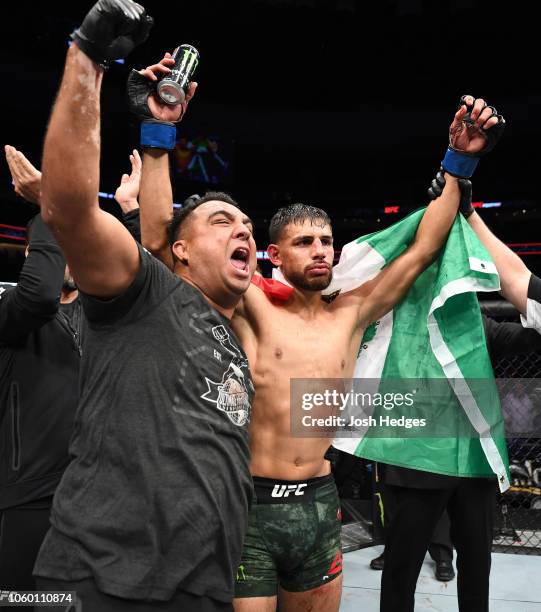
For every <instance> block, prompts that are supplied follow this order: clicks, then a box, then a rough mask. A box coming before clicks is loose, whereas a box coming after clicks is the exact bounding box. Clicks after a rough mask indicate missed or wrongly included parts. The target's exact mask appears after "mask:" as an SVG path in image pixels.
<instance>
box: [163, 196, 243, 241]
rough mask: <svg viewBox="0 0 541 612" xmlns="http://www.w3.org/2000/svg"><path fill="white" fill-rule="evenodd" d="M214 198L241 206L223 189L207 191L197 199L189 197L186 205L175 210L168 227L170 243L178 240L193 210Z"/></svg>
mask: <svg viewBox="0 0 541 612" xmlns="http://www.w3.org/2000/svg"><path fill="white" fill-rule="evenodd" d="M212 200H218V201H219V202H226V203H227V204H232V205H233V206H236V207H237V208H240V207H239V205H238V202H236V201H235V200H234V199H233V198H232V197H231V196H230V195H229V194H227V193H224V192H223V191H207V192H206V193H205V194H204V195H203V196H202V197H200V198H199V199H196V198H195V197H194V196H190V197H189V198H187V200H186V202H187V204H185V206H183V207H182V208H179V209H178V210H176V211H175V214H174V215H173V218H172V219H171V223H170V224H169V227H168V232H167V233H168V237H169V244H170V245H171V246H173V244H174V243H175V242H176V241H177V240H178V237H179V235H180V231H181V229H182V227H183V226H185V225H186V219H188V217H189V216H190V215H191V214H192V213H193V211H194V210H195V209H196V208H198V207H199V206H201V204H204V203H205V202H211V201H212Z"/></svg>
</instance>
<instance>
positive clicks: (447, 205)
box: [344, 96, 505, 327]
mask: <svg viewBox="0 0 541 612" xmlns="http://www.w3.org/2000/svg"><path fill="white" fill-rule="evenodd" d="M504 123H505V122H504V120H503V118H502V117H501V116H499V115H498V114H497V113H496V111H495V109H494V108H493V107H492V106H487V104H486V103H485V101H484V100H483V99H481V98H478V99H474V98H473V96H463V97H462V98H461V101H460V106H459V109H458V111H457V112H456V114H455V117H454V119H453V122H452V123H451V126H450V128H449V143H450V146H449V150H448V152H447V154H446V156H445V159H444V161H443V162H442V165H443V170H444V171H445V177H446V179H447V180H446V185H445V187H444V189H443V192H442V194H441V196H440V197H439V198H437V199H436V200H434V201H433V202H432V203H431V204H430V205H429V206H428V208H427V210H426V212H425V214H424V216H423V219H422V221H421V223H420V224H419V228H418V230H417V234H416V236H415V240H414V241H413V243H412V244H411V245H410V246H409V247H408V248H407V249H406V250H405V251H404V253H403V254H402V255H400V256H399V257H397V258H396V259H395V260H394V261H393V262H392V263H391V264H390V265H389V266H388V267H387V268H385V269H384V270H383V271H382V272H381V273H380V274H378V276H377V277H376V278H374V279H373V280H371V281H369V282H367V283H365V284H364V285H362V286H361V287H359V289H357V290H356V291H354V292H351V293H352V294H353V295H354V296H355V297H356V298H360V305H359V321H360V324H361V325H362V326H363V327H365V326H366V325H369V324H370V323H372V322H373V321H376V320H377V319H379V318H380V317H382V316H383V315H384V314H386V313H387V312H389V310H390V309H391V308H392V307H393V306H394V305H395V304H397V303H398V302H399V301H400V300H401V299H402V298H403V297H404V296H405V295H406V293H407V292H408V290H409V288H410V287H411V286H412V284H413V283H414V282H415V280H416V279H417V277H418V276H419V274H421V272H422V271H423V270H425V268H427V267H428V265H429V264H430V263H431V262H432V261H433V260H434V259H435V257H436V255H437V253H438V252H439V250H440V248H441V247H442V245H443V243H444V242H445V239H446V237H447V234H448V233H449V230H450V228H451V225H452V224H453V221H454V219H455V216H456V213H457V209H458V205H459V201H460V190H459V187H458V184H457V177H461V176H471V173H473V171H474V169H475V166H476V165H477V162H478V157H480V156H481V155H483V154H485V153H486V152H488V151H489V150H491V149H492V148H493V146H494V145H495V144H496V142H497V140H498V139H499V137H500V135H501V132H502V131H503V126H504ZM344 297H345V298H346V299H348V298H347V296H344ZM349 299H351V298H349Z"/></svg>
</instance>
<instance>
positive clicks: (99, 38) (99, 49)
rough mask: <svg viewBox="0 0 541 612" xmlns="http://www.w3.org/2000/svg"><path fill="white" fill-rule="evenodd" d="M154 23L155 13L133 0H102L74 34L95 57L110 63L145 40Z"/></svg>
mask: <svg viewBox="0 0 541 612" xmlns="http://www.w3.org/2000/svg"><path fill="white" fill-rule="evenodd" d="M152 24H153V20H152V17H150V16H149V15H147V14H146V12H145V9H144V8H143V7H142V6H141V5H140V4H137V3H136V2H133V0H99V2H97V3H96V4H95V5H94V6H93V7H92V8H91V9H90V11H89V13H88V14H87V16H86V17H85V19H84V21H83V23H82V24H81V26H80V27H79V28H78V29H77V30H75V31H74V32H73V34H72V35H71V37H72V38H73V40H74V41H75V43H76V44H77V46H78V47H79V49H81V51H83V53H84V54H85V55H88V57H89V58H90V59H91V60H93V61H94V62H96V63H97V64H100V65H102V66H106V65H107V64H108V63H109V62H110V61H112V60H115V59H121V58H124V57H126V56H127V55H128V54H129V53H131V51H133V49H134V48H135V47H136V46H137V45H139V44H141V43H142V42H144V41H145V40H146V39H147V37H148V33H149V32H150V28H151V27H152Z"/></svg>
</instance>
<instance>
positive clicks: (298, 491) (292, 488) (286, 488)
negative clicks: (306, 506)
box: [271, 482, 307, 497]
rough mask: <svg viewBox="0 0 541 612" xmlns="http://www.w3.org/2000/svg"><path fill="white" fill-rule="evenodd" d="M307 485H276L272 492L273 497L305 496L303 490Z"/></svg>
mask: <svg viewBox="0 0 541 612" xmlns="http://www.w3.org/2000/svg"><path fill="white" fill-rule="evenodd" d="M306 486H307V485H306V483H305V482H303V483H302V484H291V485H274V489H273V490H272V493H271V495H272V497H289V496H290V494H291V495H304V491H303V489H304V488H305V487H306Z"/></svg>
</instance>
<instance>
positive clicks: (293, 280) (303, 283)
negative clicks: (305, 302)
mask: <svg viewBox="0 0 541 612" xmlns="http://www.w3.org/2000/svg"><path fill="white" fill-rule="evenodd" d="M286 279H287V280H288V282H289V283H290V284H291V285H293V287H296V288H297V289H302V290H304V291H323V289H327V287H328V286H329V285H330V284H331V281H332V270H329V274H328V275H326V276H316V277H314V278H312V279H310V280H308V279H307V278H306V276H305V275H304V274H300V273H296V272H291V273H289V274H287V276H286Z"/></svg>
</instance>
